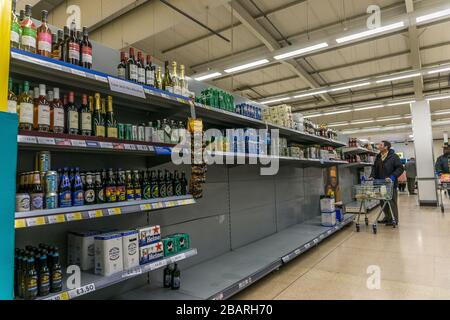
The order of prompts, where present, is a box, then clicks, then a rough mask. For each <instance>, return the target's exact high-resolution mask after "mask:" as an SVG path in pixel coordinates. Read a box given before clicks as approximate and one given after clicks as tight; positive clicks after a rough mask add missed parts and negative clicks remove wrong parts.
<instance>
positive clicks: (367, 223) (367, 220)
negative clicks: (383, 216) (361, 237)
mask: <svg viewBox="0 0 450 320" xmlns="http://www.w3.org/2000/svg"><path fill="white" fill-rule="evenodd" d="M366 226H369V219H368V218H366Z"/></svg>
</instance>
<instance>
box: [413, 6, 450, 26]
mask: <svg viewBox="0 0 450 320" xmlns="http://www.w3.org/2000/svg"><path fill="white" fill-rule="evenodd" d="M448 15H450V9H446V10H441V11H436V12H433V13H430V14H427V15H424V16H421V17H417V18H416V22H417V23H422V22H426V21H430V20H433V19H436V18H441V17H445V16H448Z"/></svg>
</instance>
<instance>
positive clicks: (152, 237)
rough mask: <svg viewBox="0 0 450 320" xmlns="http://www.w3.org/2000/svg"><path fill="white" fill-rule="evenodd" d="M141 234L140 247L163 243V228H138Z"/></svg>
mask: <svg viewBox="0 0 450 320" xmlns="http://www.w3.org/2000/svg"><path fill="white" fill-rule="evenodd" d="M137 231H138V232H139V247H144V246H147V245H149V244H151V243H153V242H157V241H161V227H160V226H151V227H141V228H138V229H137Z"/></svg>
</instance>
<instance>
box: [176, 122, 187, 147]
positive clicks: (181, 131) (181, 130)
mask: <svg viewBox="0 0 450 320" xmlns="http://www.w3.org/2000/svg"><path fill="white" fill-rule="evenodd" d="M178 138H179V140H178V143H186V138H187V131H186V126H185V125H184V123H183V121H180V122H178Z"/></svg>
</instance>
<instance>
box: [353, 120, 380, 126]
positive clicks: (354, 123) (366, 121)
mask: <svg viewBox="0 0 450 320" xmlns="http://www.w3.org/2000/svg"><path fill="white" fill-rule="evenodd" d="M374 121H375V120H361V121H352V122H350V124H351V125H357V124H365V123H372V122H374Z"/></svg>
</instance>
